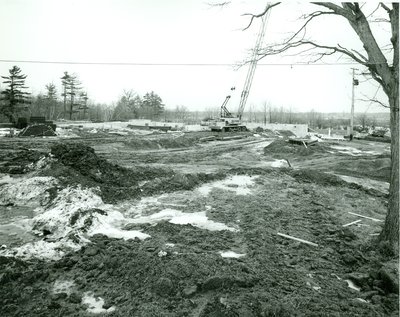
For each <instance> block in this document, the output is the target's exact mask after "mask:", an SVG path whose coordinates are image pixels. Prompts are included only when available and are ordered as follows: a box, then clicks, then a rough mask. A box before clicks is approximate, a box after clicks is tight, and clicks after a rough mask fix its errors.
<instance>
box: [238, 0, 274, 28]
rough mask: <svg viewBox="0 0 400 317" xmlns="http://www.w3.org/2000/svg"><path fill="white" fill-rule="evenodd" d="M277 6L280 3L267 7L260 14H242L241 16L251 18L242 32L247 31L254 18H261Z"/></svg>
mask: <svg viewBox="0 0 400 317" xmlns="http://www.w3.org/2000/svg"><path fill="white" fill-rule="evenodd" d="M278 4H280V2H276V3H273V4H270V5H267V6H266V7H265V10H264V11H263V12H261V13H260V14H252V13H243V14H242V16H247V15H248V16H251V19H250V22H249V25H248V26H247V27H245V28H244V29H243V31H244V30H247V29H248V28H249V27H250V26H251V24H252V23H253V20H254V18H261V17H262V16H264V15H265V14H266V13H267V12H268V10H271V9H272V8H273V7H275V6H277V5H278Z"/></svg>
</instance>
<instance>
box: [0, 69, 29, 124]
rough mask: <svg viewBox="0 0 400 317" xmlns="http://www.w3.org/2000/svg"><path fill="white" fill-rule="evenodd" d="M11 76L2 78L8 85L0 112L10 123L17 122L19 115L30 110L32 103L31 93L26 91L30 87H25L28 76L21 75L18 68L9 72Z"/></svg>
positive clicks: (3, 92)
mask: <svg viewBox="0 0 400 317" xmlns="http://www.w3.org/2000/svg"><path fill="white" fill-rule="evenodd" d="M9 73H10V74H9V76H1V77H2V78H3V79H5V81H3V83H4V84H7V85H8V87H7V88H6V90H4V91H2V92H1V94H2V95H3V99H4V102H3V103H2V105H1V108H0V112H1V113H2V114H3V115H4V116H6V117H7V118H8V120H9V121H10V122H13V123H15V122H16V121H17V117H18V113H19V112H21V111H22V110H26V109H27V108H28V104H29V103H30V99H29V95H30V94H29V93H28V92H26V91H24V90H26V89H27V88H28V87H26V86H25V79H26V77H27V76H26V75H23V74H22V73H21V69H20V68H19V67H18V66H13V68H11V69H10V70H9Z"/></svg>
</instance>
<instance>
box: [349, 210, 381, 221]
mask: <svg viewBox="0 0 400 317" xmlns="http://www.w3.org/2000/svg"><path fill="white" fill-rule="evenodd" d="M348 213H349V214H350V215H354V216H357V217H361V218H366V219H369V220H372V221H380V222H383V220H380V219H376V218H372V217H368V216H364V215H359V214H356V213H354V212H350V211H348Z"/></svg>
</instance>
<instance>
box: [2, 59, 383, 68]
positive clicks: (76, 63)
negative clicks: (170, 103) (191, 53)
mask: <svg viewBox="0 0 400 317" xmlns="http://www.w3.org/2000/svg"><path fill="white" fill-rule="evenodd" d="M0 63H28V64H60V65H99V66H189V67H198V66H223V67H226V66H232V67H235V66H236V67H237V66H239V64H238V63H237V64H234V63H150V62H149V63H145V62H137V63H133V62H75V61H43V60H12V59H0ZM378 64H379V63H374V64H370V65H378ZM257 65H258V66H337V65H359V63H357V62H347V63H346V62H341V63H338V62H335V63H306V62H304V63H299V62H296V63H258V64H257Z"/></svg>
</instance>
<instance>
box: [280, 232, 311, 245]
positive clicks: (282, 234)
mask: <svg viewBox="0 0 400 317" xmlns="http://www.w3.org/2000/svg"><path fill="white" fill-rule="evenodd" d="M277 235H278V236H281V237H285V238H288V239H292V240H296V241H299V242H302V243H306V244H309V245H312V246H314V247H317V246H318V244H316V243H314V242H310V241H307V240H303V239H299V238H296V237H292V236H289V235H287V234H284V233H280V232H278V233H277Z"/></svg>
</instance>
